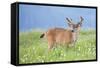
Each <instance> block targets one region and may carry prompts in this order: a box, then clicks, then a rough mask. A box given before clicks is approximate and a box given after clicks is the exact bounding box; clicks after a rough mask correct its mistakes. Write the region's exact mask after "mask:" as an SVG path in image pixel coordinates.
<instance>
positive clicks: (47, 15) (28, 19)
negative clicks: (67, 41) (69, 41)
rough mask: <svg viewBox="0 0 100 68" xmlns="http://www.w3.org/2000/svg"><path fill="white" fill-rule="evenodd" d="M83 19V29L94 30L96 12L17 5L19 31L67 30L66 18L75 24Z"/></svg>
mask: <svg viewBox="0 0 100 68" xmlns="http://www.w3.org/2000/svg"><path fill="white" fill-rule="evenodd" d="M80 16H82V17H83V18H84V22H83V25H82V28H83V29H90V28H92V29H95V23H96V17H95V16H96V10H95V9H91V8H75V7H56V6H55V7H54V6H39V5H24V4H20V5H19V30H20V31H30V30H32V29H49V28H54V27H60V28H67V27H68V25H67V21H66V17H68V18H72V19H73V21H75V22H76V23H77V22H79V20H80V18H79V17H80Z"/></svg>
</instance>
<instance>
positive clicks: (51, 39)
mask: <svg viewBox="0 0 100 68" xmlns="http://www.w3.org/2000/svg"><path fill="white" fill-rule="evenodd" d="M53 46H54V38H53V37H48V50H51V49H52V48H53Z"/></svg>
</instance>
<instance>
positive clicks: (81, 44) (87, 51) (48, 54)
mask: <svg viewBox="0 0 100 68" xmlns="http://www.w3.org/2000/svg"><path fill="white" fill-rule="evenodd" d="M41 33H42V32H38V31H31V32H20V35H19V63H20V64H26V63H44V62H58V61H77V60H92V59H96V35H95V31H94V30H88V31H85V30H83V31H81V32H80V35H79V39H78V41H77V43H76V45H75V47H70V48H68V47H66V46H58V47H56V48H54V49H52V50H51V51H48V47H47V46H48V44H47V40H46V39H45V38H42V39H41V38H40V35H41Z"/></svg>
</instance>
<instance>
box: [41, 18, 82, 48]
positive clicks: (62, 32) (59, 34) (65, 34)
mask: <svg viewBox="0 0 100 68" xmlns="http://www.w3.org/2000/svg"><path fill="white" fill-rule="evenodd" d="M66 20H67V21H68V25H69V28H68V29H64V28H51V29H49V30H48V31H47V32H45V33H43V34H42V35H41V36H40V38H43V37H44V36H45V37H46V38H47V41H48V49H52V48H53V47H54V45H55V44H56V43H59V44H67V45H68V46H69V44H73V46H75V43H76V41H77V39H78V35H79V31H80V28H81V25H82V22H83V18H82V17H80V21H79V22H78V23H77V24H75V23H74V22H73V21H72V19H69V18H66Z"/></svg>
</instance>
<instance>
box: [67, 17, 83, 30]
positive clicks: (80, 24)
mask: <svg viewBox="0 0 100 68" xmlns="http://www.w3.org/2000/svg"><path fill="white" fill-rule="evenodd" d="M66 20H67V21H68V25H69V28H70V29H71V30H72V31H79V30H80V27H81V26H82V22H83V20H84V19H83V17H81V16H80V21H79V22H78V23H77V24H75V23H74V22H73V21H72V19H69V18H66Z"/></svg>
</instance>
